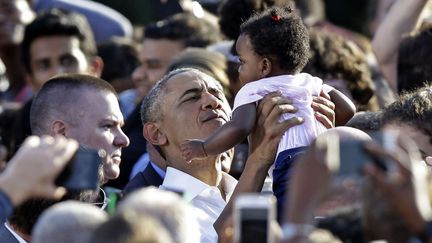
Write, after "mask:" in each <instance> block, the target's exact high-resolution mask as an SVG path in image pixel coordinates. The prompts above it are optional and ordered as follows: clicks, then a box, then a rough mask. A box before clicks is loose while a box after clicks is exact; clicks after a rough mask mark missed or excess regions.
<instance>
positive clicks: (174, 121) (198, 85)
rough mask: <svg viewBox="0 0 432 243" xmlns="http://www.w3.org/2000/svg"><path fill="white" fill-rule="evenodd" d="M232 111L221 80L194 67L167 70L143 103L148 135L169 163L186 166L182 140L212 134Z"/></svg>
mask: <svg viewBox="0 0 432 243" xmlns="http://www.w3.org/2000/svg"><path fill="white" fill-rule="evenodd" d="M230 114H231V109H230V107H229V105H228V102H227V100H226V99H225V96H224V94H223V90H222V86H221V85H220V83H219V82H217V81H216V80H215V79H213V78H212V77H210V76H208V75H207V74H204V73H202V72H200V71H198V70H196V69H191V68H185V69H177V70H174V71H172V72H170V73H169V74H167V75H166V76H165V77H164V78H162V79H161V80H160V81H159V82H158V83H157V84H156V85H155V86H154V87H153V89H152V90H151V91H150V92H149V93H148V94H147V96H146V97H145V99H144V101H143V103H142V106H141V119H142V122H143V125H144V130H143V134H144V137H145V138H146V139H147V141H148V142H150V143H151V144H153V145H155V146H158V147H159V148H160V150H161V152H162V155H163V156H165V158H166V160H167V162H168V165H171V166H174V165H176V166H177V168H181V167H182V166H183V167H185V168H184V169H186V166H187V165H186V162H185V161H183V160H182V159H181V158H182V156H181V152H180V144H181V143H182V142H183V141H184V140H185V139H191V138H198V139H204V138H206V137H208V136H209V135H210V134H211V133H212V132H214V131H215V130H216V129H217V128H219V127H221V126H222V125H223V124H225V123H226V122H227V121H228V120H229V119H230ZM197 164H200V163H197ZM189 166H191V165H189Z"/></svg>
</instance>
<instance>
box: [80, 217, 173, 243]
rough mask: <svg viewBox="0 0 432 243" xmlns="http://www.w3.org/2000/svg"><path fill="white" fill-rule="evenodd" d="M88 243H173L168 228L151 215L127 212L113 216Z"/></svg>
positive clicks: (95, 232) (98, 229) (97, 230)
mask: <svg viewBox="0 0 432 243" xmlns="http://www.w3.org/2000/svg"><path fill="white" fill-rule="evenodd" d="M88 242H92V243H118V242H122V243H141V242H153V243H171V242H175V241H173V240H172V239H171V237H170V236H169V233H168V232H167V230H166V228H165V227H164V225H163V224H161V222H160V220H159V219H158V218H155V217H153V216H151V215H145V214H136V213H135V212H134V211H126V212H121V213H118V214H116V215H114V216H112V217H111V218H110V219H109V220H108V221H106V222H105V223H103V224H102V225H100V226H99V228H97V229H96V230H95V231H94V232H93V235H92V236H91V238H90V240H89V241H88Z"/></svg>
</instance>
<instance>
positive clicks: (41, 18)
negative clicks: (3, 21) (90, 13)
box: [21, 8, 97, 73]
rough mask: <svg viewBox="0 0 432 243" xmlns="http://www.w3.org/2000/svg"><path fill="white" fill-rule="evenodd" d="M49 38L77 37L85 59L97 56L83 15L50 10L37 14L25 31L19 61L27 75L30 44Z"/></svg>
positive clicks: (30, 71)
mask: <svg viewBox="0 0 432 243" xmlns="http://www.w3.org/2000/svg"><path fill="white" fill-rule="evenodd" d="M50 36H67V37H69V36H70V37H77V38H78V39H79V41H80V44H79V46H80V49H81V51H82V52H83V53H84V55H85V56H86V58H87V59H90V58H91V57H94V56H96V55H97V51H96V44H95V40H94V37H93V32H92V30H91V28H90V25H89V23H88V22H87V19H86V18H85V17H84V16H83V15H81V14H79V13H76V12H70V11H67V10H63V9H56V8H54V9H50V10H48V11H46V12H42V13H40V14H38V16H37V17H36V19H35V20H34V21H33V22H31V23H30V24H29V25H28V26H27V27H26V29H25V32H24V39H23V42H22V44H21V60H22V63H23V64H24V67H25V68H26V70H27V72H28V73H32V70H31V65H30V60H31V57H30V47H31V44H32V43H33V42H34V41H35V40H36V39H38V38H41V37H50Z"/></svg>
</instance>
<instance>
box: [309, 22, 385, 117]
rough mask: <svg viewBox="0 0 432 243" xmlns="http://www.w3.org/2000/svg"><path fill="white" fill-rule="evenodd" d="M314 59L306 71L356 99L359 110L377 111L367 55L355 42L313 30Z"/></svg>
mask: <svg viewBox="0 0 432 243" xmlns="http://www.w3.org/2000/svg"><path fill="white" fill-rule="evenodd" d="M310 54H311V55H310V59H309V61H308V63H307V65H306V66H305V67H304V69H303V71H304V72H307V73H309V74H312V75H314V76H317V77H320V78H322V79H323V81H324V83H326V84H328V85H330V86H333V87H334V88H336V89H337V90H339V91H341V92H342V93H344V94H345V95H346V96H348V97H349V98H352V99H353V100H354V102H355V104H356V107H357V108H358V109H359V110H369V111H375V110H377V109H378V104H377V101H376V98H375V94H374V91H375V86H374V84H373V82H372V76H371V72H370V70H369V67H368V63H367V61H366V57H365V55H364V53H363V52H362V51H361V50H360V49H359V48H358V47H357V45H356V44H355V43H354V42H351V41H348V40H346V39H344V38H343V37H342V36H339V35H337V34H333V33H330V32H326V31H320V30H318V29H315V28H311V29H310Z"/></svg>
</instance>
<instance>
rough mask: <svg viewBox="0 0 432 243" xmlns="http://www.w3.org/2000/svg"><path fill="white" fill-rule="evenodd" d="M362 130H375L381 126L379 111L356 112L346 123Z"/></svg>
mask: <svg viewBox="0 0 432 243" xmlns="http://www.w3.org/2000/svg"><path fill="white" fill-rule="evenodd" d="M346 126H348V127H353V128H357V129H360V130H362V131H364V132H376V131H379V130H380V128H381V111H375V112H372V111H366V112H357V113H356V114H355V115H354V116H353V117H352V118H351V119H350V120H349V121H348V122H347V124H346Z"/></svg>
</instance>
